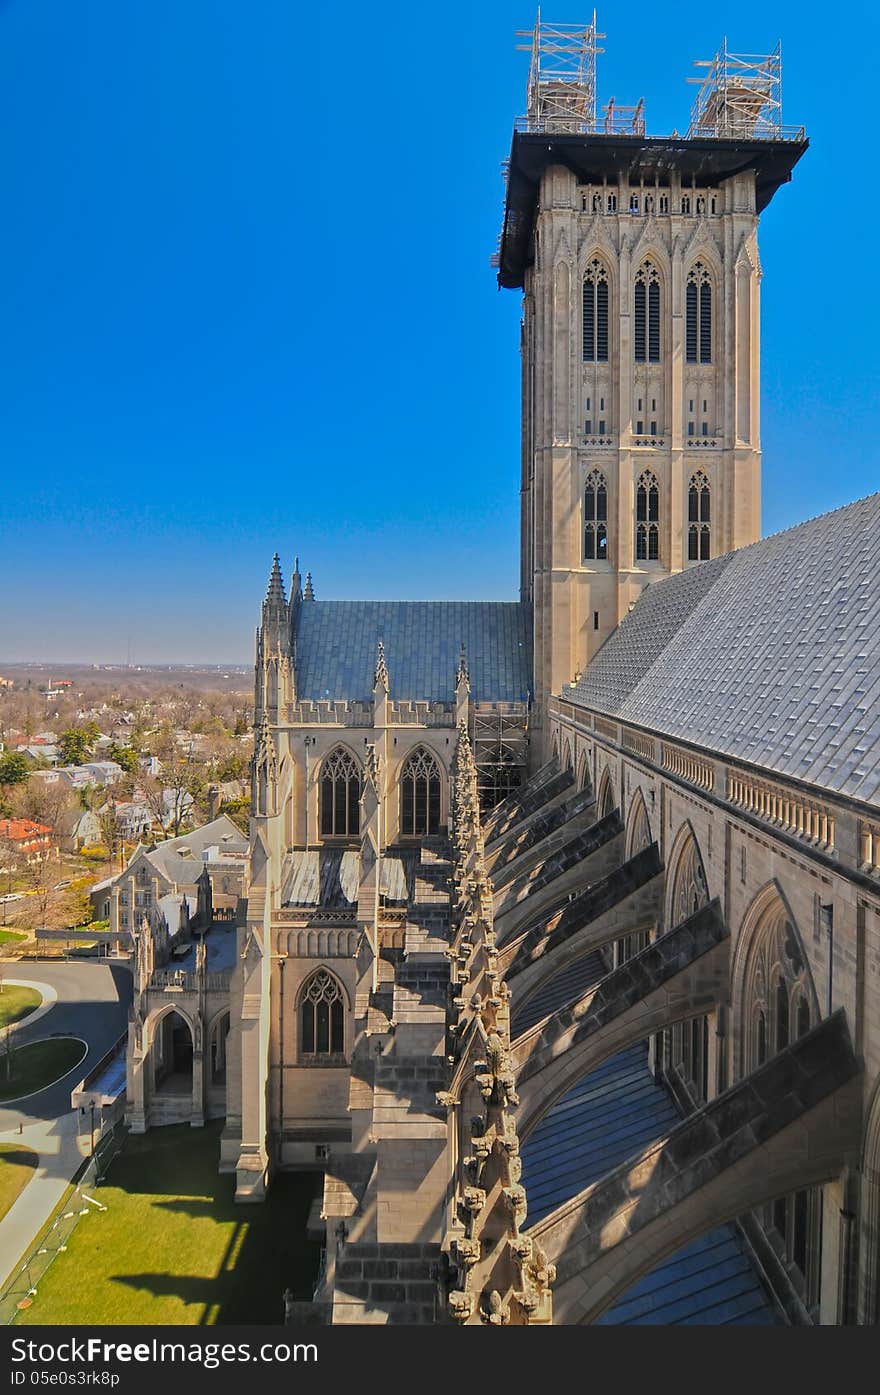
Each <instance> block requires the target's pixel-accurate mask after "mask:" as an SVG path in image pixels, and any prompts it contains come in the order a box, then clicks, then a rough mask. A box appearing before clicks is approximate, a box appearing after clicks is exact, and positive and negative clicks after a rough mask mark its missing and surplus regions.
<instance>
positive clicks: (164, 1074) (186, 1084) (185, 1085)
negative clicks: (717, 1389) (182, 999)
mask: <svg viewBox="0 0 880 1395" xmlns="http://www.w3.org/2000/svg"><path fill="white" fill-rule="evenodd" d="M152 1058H153V1091H154V1093H155V1094H157V1095H189V1096H191V1095H192V1088H193V1039H192V1031H191V1030H190V1025H189V1023H188V1022H187V1020H186V1018H185V1017H182V1016H181V1014H180V1013H179V1012H176V1011H173V1010H172V1011H171V1012H167V1013H166V1014H165V1016H164V1017H163V1018H162V1019H161V1020H160V1021H159V1023H158V1024H157V1026H156V1028H155V1033H154V1036H153V1050H152Z"/></svg>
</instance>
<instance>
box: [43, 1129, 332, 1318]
mask: <svg viewBox="0 0 880 1395" xmlns="http://www.w3.org/2000/svg"><path fill="white" fill-rule="evenodd" d="M221 1128H222V1122H220V1121H218V1122H215V1123H212V1124H209V1125H208V1126H207V1127H206V1128H204V1129H191V1128H190V1127H189V1125H175V1126H173V1127H170V1128H161V1129H153V1130H152V1131H151V1132H150V1133H147V1134H143V1135H141V1136H139V1137H134V1136H131V1135H130V1136H129V1137H128V1139H127V1140H126V1144H125V1147H124V1149H123V1152H122V1154H121V1155H120V1156H119V1157H118V1158H117V1159H116V1160H115V1162H114V1163H113V1164H112V1166H111V1168H110V1174H109V1177H108V1180H107V1182H106V1183H105V1184H104V1185H103V1186H101V1187H99V1188H97V1189H96V1190H94V1191H90V1192H89V1195H91V1196H94V1197H95V1198H96V1199H97V1200H98V1201H100V1202H102V1203H103V1205H105V1206H106V1207H107V1210H106V1212H99V1211H96V1210H94V1209H93V1208H90V1210H89V1214H88V1215H87V1216H84V1217H83V1219H82V1220H81V1221H80V1223H79V1225H78V1226H77V1228H76V1230H75V1231H74V1232H73V1234H72V1236H71V1237H70V1239H69V1240H68V1242H67V1250H66V1252H65V1253H64V1254H61V1255H59V1256H58V1258H57V1259H56V1260H55V1261H54V1263H53V1264H52V1266H51V1268H50V1269H49V1270H48V1272H47V1273H46V1275H45V1277H44V1278H43V1279H42V1280H41V1281H40V1283H39V1287H38V1291H37V1296H36V1298H35V1299H34V1303H33V1307H31V1308H30V1309H29V1310H28V1312H27V1314H22V1316H21V1317H20V1318H19V1319H18V1321H19V1322H27V1323H44V1324H45V1323H49V1324H53V1325H54V1324H61V1325H65V1324H73V1323H88V1324H89V1325H93V1324H113V1323H133V1324H144V1325H148V1324H155V1323H177V1324H183V1323H187V1324H202V1325H204V1324H214V1323H279V1322H281V1321H282V1316H283V1315H282V1294H283V1292H284V1290H285V1288H288V1287H289V1288H291V1289H293V1291H294V1294H295V1296H296V1297H298V1298H311V1296H312V1288H313V1286H314V1282H315V1278H316V1276H317V1264H318V1249H317V1247H316V1246H315V1245H311V1244H308V1243H307V1242H306V1239H305V1225H306V1218H307V1216H308V1211H309V1206H310V1205H311V1200H312V1197H313V1195H314V1193H315V1189H316V1187H317V1185H318V1178H317V1177H316V1175H315V1174H313V1173H289V1172H288V1173H281V1174H280V1175H279V1176H278V1177H277V1178H276V1180H275V1182H274V1183H273V1185H272V1188H271V1190H270V1193H269V1197H268V1199H267V1201H266V1202H264V1203H262V1204H260V1205H256V1204H250V1205H246V1206H240V1205H236V1203H235V1202H234V1201H233V1199H232V1198H233V1187H234V1178H233V1177H232V1176H230V1175H228V1174H226V1175H224V1176H222V1177H221V1176H220V1175H219V1174H218V1172H217V1160H218V1157H219V1139H220V1131H221Z"/></svg>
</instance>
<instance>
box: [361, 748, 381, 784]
mask: <svg viewBox="0 0 880 1395" xmlns="http://www.w3.org/2000/svg"><path fill="white" fill-rule="evenodd" d="M364 779H365V780H369V781H370V782H371V783H372V784H373V785H374V786H375V788H376V789H377V790H378V788H379V753H378V751H377V750H376V747H375V746H374V745H373V743H372V742H370V744H369V745H368V746H367V749H366V751H365V752H364Z"/></svg>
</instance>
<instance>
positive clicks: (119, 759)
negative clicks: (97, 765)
mask: <svg viewBox="0 0 880 1395" xmlns="http://www.w3.org/2000/svg"><path fill="white" fill-rule="evenodd" d="M110 759H111V760H115V761H116V764H117V765H121V766H122V769H123V770H124V771H125V772H126V774H128V775H132V774H133V773H134V772H135V771H136V770H137V768H138V753H137V751H135V750H134V749H133V748H132V747H131V746H116V745H114V746H111V747H110Z"/></svg>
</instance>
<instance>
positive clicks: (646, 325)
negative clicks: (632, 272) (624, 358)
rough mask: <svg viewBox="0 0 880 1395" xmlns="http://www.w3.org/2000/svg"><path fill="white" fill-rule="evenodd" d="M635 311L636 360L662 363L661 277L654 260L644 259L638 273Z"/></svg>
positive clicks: (634, 343) (634, 339) (634, 347)
mask: <svg viewBox="0 0 880 1395" xmlns="http://www.w3.org/2000/svg"><path fill="white" fill-rule="evenodd" d="M633 311H634V314H633V321H634V323H633V350H634V355H635V361H636V363H659V362H660V277H659V274H658V272H657V268H656V267H655V266H654V264H653V262H643V263H642V265H641V266H640V267H639V269H638V271H637V272H636V283H635V294H634V301H633Z"/></svg>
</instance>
